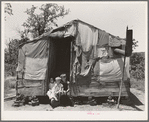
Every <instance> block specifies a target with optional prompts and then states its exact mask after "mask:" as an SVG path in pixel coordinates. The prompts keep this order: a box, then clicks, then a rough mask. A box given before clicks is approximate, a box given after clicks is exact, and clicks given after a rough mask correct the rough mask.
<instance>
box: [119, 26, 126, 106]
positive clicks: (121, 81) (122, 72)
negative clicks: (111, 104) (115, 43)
mask: <svg viewBox="0 0 149 122" xmlns="http://www.w3.org/2000/svg"><path fill="white" fill-rule="evenodd" d="M127 30H128V27H127ZM127 30H126V41H127ZM125 62H126V52H125V55H124V64H123V72H122V80H121V84H120V91H119V96H118V103H117V109H119V104H120V99H121V93H122V86H123V82H124V71H125Z"/></svg>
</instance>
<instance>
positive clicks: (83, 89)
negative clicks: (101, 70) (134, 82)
mask: <svg viewBox="0 0 149 122" xmlns="http://www.w3.org/2000/svg"><path fill="white" fill-rule="evenodd" d="M119 85H120V81H119V82H118V81H116V82H114V81H113V82H101V83H97V82H91V84H90V85H89V86H86V85H77V84H71V86H70V87H71V95H72V96H93V97H104V96H109V95H110V94H111V95H112V96H118V95H119ZM129 87H130V86H129V82H124V83H123V87H122V96H128V95H129V93H130V88H129Z"/></svg>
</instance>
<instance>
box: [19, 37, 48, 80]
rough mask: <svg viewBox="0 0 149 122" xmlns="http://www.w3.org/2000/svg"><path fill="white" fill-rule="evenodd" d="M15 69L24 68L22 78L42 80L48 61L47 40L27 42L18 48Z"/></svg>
mask: <svg viewBox="0 0 149 122" xmlns="http://www.w3.org/2000/svg"><path fill="white" fill-rule="evenodd" d="M18 59H19V62H18V68H17V71H21V70H24V79H30V80H37V79H38V80H44V79H45V74H46V70H47V61H48V41H47V40H46V39H45V40H40V41H37V42H32V43H27V44H25V45H24V46H22V47H21V49H19V57H18Z"/></svg>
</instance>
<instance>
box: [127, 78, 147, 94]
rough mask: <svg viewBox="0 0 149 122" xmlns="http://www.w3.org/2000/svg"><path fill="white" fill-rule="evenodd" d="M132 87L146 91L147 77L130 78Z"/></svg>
mask: <svg viewBox="0 0 149 122" xmlns="http://www.w3.org/2000/svg"><path fill="white" fill-rule="evenodd" d="M130 84H131V88H136V89H138V90H141V91H143V92H145V79H141V80H137V79H135V78H131V79H130Z"/></svg>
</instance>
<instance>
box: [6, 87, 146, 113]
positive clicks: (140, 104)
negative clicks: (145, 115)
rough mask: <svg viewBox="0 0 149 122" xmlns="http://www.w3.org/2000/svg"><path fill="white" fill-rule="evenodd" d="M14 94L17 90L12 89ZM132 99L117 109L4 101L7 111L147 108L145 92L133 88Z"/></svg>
mask: <svg viewBox="0 0 149 122" xmlns="http://www.w3.org/2000/svg"><path fill="white" fill-rule="evenodd" d="M11 93H12V94H14V93H15V91H13V90H12V92H11ZM131 93H132V94H131V100H132V102H133V105H131V106H130V105H124V104H120V107H119V109H116V105H115V106H112V107H108V106H106V107H105V106H103V105H102V104H100V105H96V106H91V105H89V104H83V105H74V107H70V106H68V107H61V106H59V107H57V108H54V109H53V108H52V107H51V106H50V105H49V104H40V105H39V106H35V107H33V106H30V105H25V106H20V107H13V106H12V104H13V101H14V100H8V101H5V102H4V110H5V111H144V110H145V95H144V92H142V91H140V90H136V89H134V88H131Z"/></svg>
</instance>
